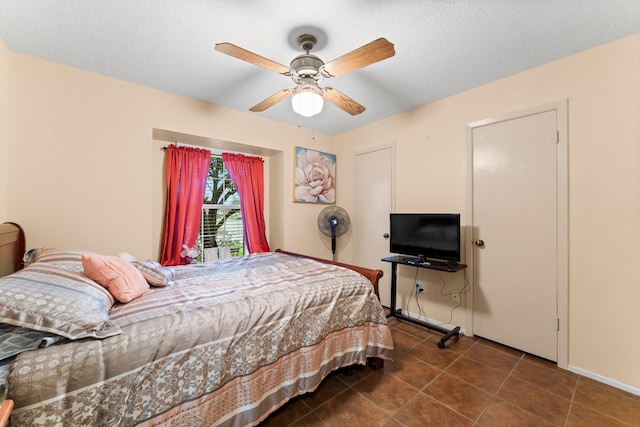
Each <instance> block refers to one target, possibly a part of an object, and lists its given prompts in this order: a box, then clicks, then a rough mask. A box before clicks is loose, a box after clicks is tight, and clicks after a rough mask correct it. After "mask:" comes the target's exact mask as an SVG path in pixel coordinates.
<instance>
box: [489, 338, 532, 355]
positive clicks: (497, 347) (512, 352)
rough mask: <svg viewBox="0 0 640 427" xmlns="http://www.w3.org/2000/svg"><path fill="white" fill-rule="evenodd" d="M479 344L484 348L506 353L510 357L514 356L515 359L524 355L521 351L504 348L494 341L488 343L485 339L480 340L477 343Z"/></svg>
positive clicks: (504, 346)
mask: <svg viewBox="0 0 640 427" xmlns="http://www.w3.org/2000/svg"><path fill="white" fill-rule="evenodd" d="M479 344H480V345H484V346H486V347H490V348H493V349H494V350H499V351H501V352H503V353H507V354H510V355H512V356H516V357H522V355H524V354H525V353H524V351H522V350H518V349H516V348H513V347H509V346H506V345H504V344H500V343H497V342H495V341H490V340H488V339H486V338H481V339H480V341H479Z"/></svg>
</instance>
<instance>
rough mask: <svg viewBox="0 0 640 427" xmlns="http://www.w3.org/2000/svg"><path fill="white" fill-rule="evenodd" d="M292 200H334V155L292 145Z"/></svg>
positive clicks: (315, 201) (323, 201)
mask: <svg viewBox="0 0 640 427" xmlns="http://www.w3.org/2000/svg"><path fill="white" fill-rule="evenodd" d="M294 151H295V152H294V155H295V160H294V161H295V165H294V166H295V172H294V178H293V201H294V202H301V203H326V204H330V203H335V202H336V155H335V154H329V153H323V152H322V151H316V150H310V149H308V148H302V147H294Z"/></svg>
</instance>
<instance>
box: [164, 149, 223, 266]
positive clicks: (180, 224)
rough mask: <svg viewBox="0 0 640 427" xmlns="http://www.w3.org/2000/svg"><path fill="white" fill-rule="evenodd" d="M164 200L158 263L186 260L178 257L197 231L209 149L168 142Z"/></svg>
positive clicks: (165, 263)
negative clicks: (162, 229)
mask: <svg viewBox="0 0 640 427" xmlns="http://www.w3.org/2000/svg"><path fill="white" fill-rule="evenodd" d="M166 161H167V201H166V206H165V212H164V233H163V236H162V250H161V252H160V263H161V264H162V265H178V264H186V263H187V260H186V259H184V258H182V259H181V258H180V252H181V251H182V245H187V246H188V247H189V248H192V247H193V246H195V244H196V240H197V238H198V234H199V233H200V216H201V215H202V203H203V201H204V189H205V183H206V180H207V174H208V172H209V164H210V162H211V152H210V151H209V150H203V149H200V148H193V147H184V146H180V147H178V146H176V145H170V146H169V147H168V148H167V158H166Z"/></svg>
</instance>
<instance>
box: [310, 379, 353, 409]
mask: <svg viewBox="0 0 640 427" xmlns="http://www.w3.org/2000/svg"><path fill="white" fill-rule="evenodd" d="M347 389H348V386H347V385H346V384H345V383H344V382H342V381H341V380H339V379H338V378H337V377H336V376H331V377H329V378H327V379H325V380H324V381H323V382H322V384H320V386H319V387H318V388H317V389H316V391H314V392H313V393H307V394H304V395H302V396H301V397H300V399H301V400H303V401H304V403H306V404H307V405H309V407H311V409H315V408H317V407H318V406H320V405H322V404H323V403H325V402H326V401H327V400H329V399H331V398H333V397H335V396H337V395H338V394H340V393H342V392H343V391H345V390H347Z"/></svg>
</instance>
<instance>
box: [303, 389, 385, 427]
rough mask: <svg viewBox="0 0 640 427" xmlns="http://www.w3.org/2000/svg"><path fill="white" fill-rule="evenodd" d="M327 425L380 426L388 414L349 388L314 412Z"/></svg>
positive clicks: (339, 426) (338, 426)
mask: <svg viewBox="0 0 640 427" xmlns="http://www.w3.org/2000/svg"><path fill="white" fill-rule="evenodd" d="M313 413H314V414H316V415H317V416H318V417H319V418H320V419H321V420H322V422H323V423H324V424H325V425H326V426H328V427H345V426H367V427H369V426H371V427H374V426H382V425H383V424H384V423H385V422H386V421H387V420H388V419H389V418H390V415H389V414H387V413H386V412H385V411H383V410H382V409H380V408H379V407H378V406H376V405H374V404H373V403H372V402H370V401H369V400H367V399H366V398H365V397H364V396H363V395H361V394H360V393H358V392H356V391H355V390H352V389H349V390H346V391H345V392H343V393H341V394H340V395H339V396H336V397H335V398H334V399H331V400H329V401H327V402H326V403H325V404H323V405H322V406H320V407H319V408H318V409H316V410H315V411H314V412H313Z"/></svg>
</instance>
